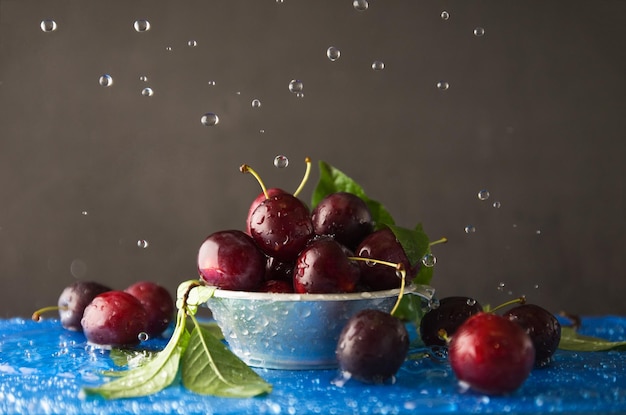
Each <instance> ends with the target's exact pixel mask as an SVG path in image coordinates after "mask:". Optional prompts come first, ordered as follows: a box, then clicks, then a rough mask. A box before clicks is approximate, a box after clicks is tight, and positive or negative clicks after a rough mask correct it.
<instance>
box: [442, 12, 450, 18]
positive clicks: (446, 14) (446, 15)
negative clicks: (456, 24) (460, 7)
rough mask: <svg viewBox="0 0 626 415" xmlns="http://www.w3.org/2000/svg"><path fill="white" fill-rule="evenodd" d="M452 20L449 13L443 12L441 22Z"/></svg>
mask: <svg viewBox="0 0 626 415" xmlns="http://www.w3.org/2000/svg"><path fill="white" fill-rule="evenodd" d="M448 19H450V13H448V12H447V11H445V10H444V11H442V12H441V20H448Z"/></svg>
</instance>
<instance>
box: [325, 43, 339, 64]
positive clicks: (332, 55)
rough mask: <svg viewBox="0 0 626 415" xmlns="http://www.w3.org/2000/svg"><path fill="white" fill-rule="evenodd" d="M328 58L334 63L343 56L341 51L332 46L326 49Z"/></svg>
mask: <svg viewBox="0 0 626 415" xmlns="http://www.w3.org/2000/svg"><path fill="white" fill-rule="evenodd" d="M326 56H328V59H330V60H331V62H334V61H336V60H337V59H339V57H340V56H341V51H340V50H339V49H337V48H336V47H334V46H330V47H329V48H328V49H326Z"/></svg>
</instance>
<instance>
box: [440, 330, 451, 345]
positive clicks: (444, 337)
mask: <svg viewBox="0 0 626 415" xmlns="http://www.w3.org/2000/svg"><path fill="white" fill-rule="evenodd" d="M437 336H438V337H439V338H440V339H441V340H443V341H445V342H446V343H450V340H451V339H450V336H448V332H447V331H446V330H445V329H439V330H438V331H437Z"/></svg>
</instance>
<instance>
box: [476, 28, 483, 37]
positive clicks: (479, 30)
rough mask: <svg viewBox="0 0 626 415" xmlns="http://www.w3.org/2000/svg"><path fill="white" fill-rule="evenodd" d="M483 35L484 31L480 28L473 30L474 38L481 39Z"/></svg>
mask: <svg viewBox="0 0 626 415" xmlns="http://www.w3.org/2000/svg"><path fill="white" fill-rule="evenodd" d="M484 34H485V29H483V28H482V27H477V28H476V29H474V36H477V37H481V36H483V35H484Z"/></svg>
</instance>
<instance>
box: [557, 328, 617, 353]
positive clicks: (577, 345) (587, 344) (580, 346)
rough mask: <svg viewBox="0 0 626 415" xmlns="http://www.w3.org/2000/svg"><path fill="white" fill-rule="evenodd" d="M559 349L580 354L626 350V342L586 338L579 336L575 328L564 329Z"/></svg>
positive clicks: (562, 329)
mask: <svg viewBox="0 0 626 415" xmlns="http://www.w3.org/2000/svg"><path fill="white" fill-rule="evenodd" d="M559 349H562V350H572V351H578V352H602V351H608V350H626V341H610V340H606V339H602V338H599V337H593V336H585V335H582V334H579V333H578V332H577V331H576V330H575V329H574V328H573V327H562V328H561V341H560V342H559Z"/></svg>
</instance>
